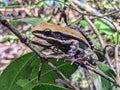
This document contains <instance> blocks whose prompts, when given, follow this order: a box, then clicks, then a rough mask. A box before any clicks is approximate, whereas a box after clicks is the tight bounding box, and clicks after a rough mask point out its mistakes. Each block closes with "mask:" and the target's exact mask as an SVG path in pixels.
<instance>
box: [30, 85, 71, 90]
mask: <svg viewBox="0 0 120 90" xmlns="http://www.w3.org/2000/svg"><path fill="white" fill-rule="evenodd" d="M32 90H69V89H67V88H63V87H59V86H56V85H53V84H41V85H40V86H35V87H34V88H33V89H32Z"/></svg>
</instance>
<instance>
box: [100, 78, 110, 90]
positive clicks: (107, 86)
mask: <svg viewBox="0 0 120 90" xmlns="http://www.w3.org/2000/svg"><path fill="white" fill-rule="evenodd" d="M101 81H102V87H103V88H104V90H110V87H111V83H110V81H108V80H106V79H105V78H103V77H101Z"/></svg>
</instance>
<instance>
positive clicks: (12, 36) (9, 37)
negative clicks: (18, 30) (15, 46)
mask: <svg viewBox="0 0 120 90" xmlns="http://www.w3.org/2000/svg"><path fill="white" fill-rule="evenodd" d="M8 39H10V40H18V39H19V38H18V37H17V36H16V35H8Z"/></svg>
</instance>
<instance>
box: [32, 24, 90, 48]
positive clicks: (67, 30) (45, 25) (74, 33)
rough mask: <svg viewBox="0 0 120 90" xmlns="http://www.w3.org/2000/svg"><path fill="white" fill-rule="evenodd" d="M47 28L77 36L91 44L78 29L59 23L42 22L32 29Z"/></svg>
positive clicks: (40, 29)
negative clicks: (62, 25)
mask: <svg viewBox="0 0 120 90" xmlns="http://www.w3.org/2000/svg"><path fill="white" fill-rule="evenodd" d="M46 29H48V30H51V31H52V32H60V33H63V34H65V35H69V36H72V37H75V38H77V39H79V40H80V41H83V42H84V43H85V44H87V45H88V46H90V45H89V42H88V41H87V39H86V37H85V36H84V35H83V34H82V33H80V32H78V31H76V30H73V29H70V28H67V27H61V26H59V25H54V24H50V23H47V22H42V23H40V24H39V25H38V26H36V27H34V28H33V30H32V31H33V32H34V31H36V30H39V31H44V30H46Z"/></svg>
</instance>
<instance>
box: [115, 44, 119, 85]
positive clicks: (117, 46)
mask: <svg viewBox="0 0 120 90" xmlns="http://www.w3.org/2000/svg"><path fill="white" fill-rule="evenodd" d="M118 48H119V45H116V47H115V66H116V72H117V79H116V80H117V83H118V84H120V72H119V59H118Z"/></svg>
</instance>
